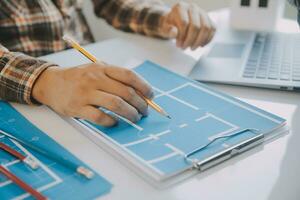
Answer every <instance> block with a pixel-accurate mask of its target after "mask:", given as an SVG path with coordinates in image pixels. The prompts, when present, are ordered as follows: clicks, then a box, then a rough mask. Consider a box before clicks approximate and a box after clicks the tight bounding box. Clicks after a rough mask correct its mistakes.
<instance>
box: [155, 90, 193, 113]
mask: <svg viewBox="0 0 300 200" xmlns="http://www.w3.org/2000/svg"><path fill="white" fill-rule="evenodd" d="M154 89H155V90H157V91H159V92H160V93H161V95H160V96H167V97H170V98H171V99H174V100H176V101H178V102H180V103H182V104H184V105H186V106H188V107H190V108H192V109H194V110H199V108H198V107H197V106H194V105H192V104H190V103H188V102H186V101H184V100H181V99H179V98H177V97H175V96H173V95H171V94H169V93H168V92H164V91H162V90H160V89H158V88H154Z"/></svg>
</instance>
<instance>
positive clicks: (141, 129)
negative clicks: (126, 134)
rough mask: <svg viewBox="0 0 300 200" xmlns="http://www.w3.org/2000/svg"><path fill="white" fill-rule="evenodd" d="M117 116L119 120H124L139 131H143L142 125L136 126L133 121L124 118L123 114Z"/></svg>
mask: <svg viewBox="0 0 300 200" xmlns="http://www.w3.org/2000/svg"><path fill="white" fill-rule="evenodd" d="M118 117H119V118H120V119H121V120H123V121H125V122H126V123H127V124H129V125H131V126H132V127H133V128H136V129H137V130H139V131H143V130H144V129H143V128H142V127H140V126H138V125H137V124H135V123H133V122H132V121H130V120H129V119H127V118H125V117H123V116H121V115H118Z"/></svg>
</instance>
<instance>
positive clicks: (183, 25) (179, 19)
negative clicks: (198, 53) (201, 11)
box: [174, 3, 189, 47]
mask: <svg viewBox="0 0 300 200" xmlns="http://www.w3.org/2000/svg"><path fill="white" fill-rule="evenodd" d="M175 9H176V11H175V12H176V14H175V16H174V17H175V20H174V21H175V24H176V26H177V29H178V36H177V38H176V39H177V42H176V45H177V47H182V46H183V42H184V38H185V37H186V34H187V30H188V25H189V15H188V7H187V5H186V4H185V3H179V4H177V5H176V8H175Z"/></svg>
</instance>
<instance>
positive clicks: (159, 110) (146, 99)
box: [63, 35, 171, 119]
mask: <svg viewBox="0 0 300 200" xmlns="http://www.w3.org/2000/svg"><path fill="white" fill-rule="evenodd" d="M63 40H64V41H66V42H67V43H68V44H69V45H71V46H72V47H73V48H74V49H76V50H77V51H79V52H80V53H81V54H82V55H84V56H85V57H87V58H88V59H89V60H91V61H92V62H94V63H96V62H97V58H96V57H95V56H93V55H92V54H91V53H89V52H88V51H87V50H85V49H84V48H83V47H81V46H80V44H78V43H77V42H76V41H74V40H73V39H72V38H70V37H68V36H66V35H65V36H64V37H63ZM139 95H140V96H142V98H143V99H144V100H145V101H146V102H147V104H148V105H149V106H151V107H152V108H153V109H154V110H156V111H157V112H158V113H160V114H161V115H163V116H165V117H167V118H169V119H171V117H170V115H169V114H168V113H167V112H166V111H164V109H162V108H161V107H160V106H159V105H157V104H156V103H155V102H154V101H153V100H151V99H148V98H147V97H145V96H144V95H142V94H141V93H139Z"/></svg>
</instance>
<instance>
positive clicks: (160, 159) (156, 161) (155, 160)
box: [147, 152, 178, 164]
mask: <svg viewBox="0 0 300 200" xmlns="http://www.w3.org/2000/svg"><path fill="white" fill-rule="evenodd" d="M176 155H178V154H177V153H176V152H172V153H169V154H166V155H164V156H161V157H158V158H155V159H153V160H149V161H147V163H149V164H154V163H158V162H160V161H163V160H166V159H169V158H172V157H174V156H176Z"/></svg>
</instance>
